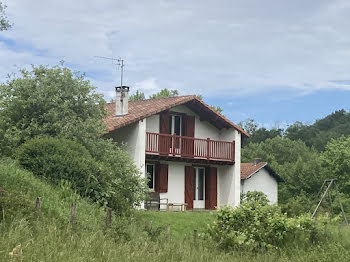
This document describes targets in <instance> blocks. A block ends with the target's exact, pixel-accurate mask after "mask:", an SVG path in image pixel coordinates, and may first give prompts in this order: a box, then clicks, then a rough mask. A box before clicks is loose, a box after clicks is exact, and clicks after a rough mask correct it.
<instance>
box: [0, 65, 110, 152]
mask: <svg viewBox="0 0 350 262" xmlns="http://www.w3.org/2000/svg"><path fill="white" fill-rule="evenodd" d="M20 73H21V75H20V76H19V77H13V78H10V79H8V81H7V82H6V83H4V84H1V85H0V148H1V152H3V154H6V155H11V153H12V149H13V148H16V147H17V146H18V145H20V144H22V143H23V142H25V141H26V140H29V139H31V138H33V137H35V136H51V137H55V136H60V137H65V138H71V139H76V140H78V141H79V142H81V141H83V140H84V139H87V138H90V139H95V138H97V137H99V136H101V135H102V134H103V133H104V132H105V127H104V123H103V117H104V116H105V112H104V108H103V107H104V100H103V98H102V95H100V94H97V93H95V92H94V90H95V87H93V86H92V85H90V83H89V81H87V80H85V79H84V75H83V74H80V73H79V72H71V71H70V70H69V69H68V68H66V67H63V66H54V67H52V68H48V67H44V66H38V67H35V66H33V67H32V69H31V70H30V71H27V70H24V69H23V70H21V71H20Z"/></svg>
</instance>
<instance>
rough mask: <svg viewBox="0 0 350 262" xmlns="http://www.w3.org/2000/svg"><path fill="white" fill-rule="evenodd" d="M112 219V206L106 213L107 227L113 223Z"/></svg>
mask: <svg viewBox="0 0 350 262" xmlns="http://www.w3.org/2000/svg"><path fill="white" fill-rule="evenodd" d="M111 220H112V208H109V207H108V208H107V214H106V227H109V226H110V225H111Z"/></svg>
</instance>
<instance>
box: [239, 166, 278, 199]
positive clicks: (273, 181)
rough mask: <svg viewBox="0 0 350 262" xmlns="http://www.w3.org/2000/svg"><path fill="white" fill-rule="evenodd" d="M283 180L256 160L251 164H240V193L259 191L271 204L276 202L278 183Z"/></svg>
mask: <svg viewBox="0 0 350 262" xmlns="http://www.w3.org/2000/svg"><path fill="white" fill-rule="evenodd" d="M279 182H283V179H282V178H281V177H280V176H279V175H278V174H277V173H276V172H275V171H274V170H273V169H272V168H271V167H270V166H269V165H268V164H267V163H266V162H260V161H259V160H258V159H256V160H255V161H254V162H253V163H241V192H242V193H244V194H246V193H247V192H249V191H260V192H263V193H264V194H266V196H267V199H268V200H269V201H270V203H271V204H275V203H277V201H278V183H279Z"/></svg>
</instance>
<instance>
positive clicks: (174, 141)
mask: <svg viewBox="0 0 350 262" xmlns="http://www.w3.org/2000/svg"><path fill="white" fill-rule="evenodd" d="M172 140H173V142H172V147H173V156H175V155H176V151H175V148H176V146H175V145H176V134H175V133H174V134H173V136H172Z"/></svg>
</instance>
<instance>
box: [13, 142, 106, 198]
mask: <svg viewBox="0 0 350 262" xmlns="http://www.w3.org/2000/svg"><path fill="white" fill-rule="evenodd" d="M17 158H18V161H19V163H20V164H21V165H22V166H23V167H24V168H25V169H27V170H30V171H32V172H33V174H35V175H36V176H38V177H41V178H45V179H48V180H49V181H52V182H54V183H55V184H59V183H60V182H61V181H62V180H66V181H69V182H70V183H71V184H72V187H73V189H74V190H76V191H77V192H78V193H79V194H80V195H81V196H83V197H89V198H91V199H93V200H94V201H96V202H99V203H102V204H105V203H107V198H108V195H109V194H110V192H109V191H111V189H109V188H108V187H109V186H110V185H109V182H108V181H107V179H106V178H105V177H104V176H103V175H104V174H103V173H102V172H100V167H99V165H98V163H97V162H96V161H95V160H94V159H93V158H92V157H91V155H90V153H89V152H88V151H87V150H86V148H84V147H83V146H82V145H80V144H78V143H76V142H74V141H70V140H67V139H62V138H61V139H57V138H34V139H32V140H29V141H28V142H26V143H24V144H23V145H22V146H21V147H20V148H19V150H18V154H17Z"/></svg>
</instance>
